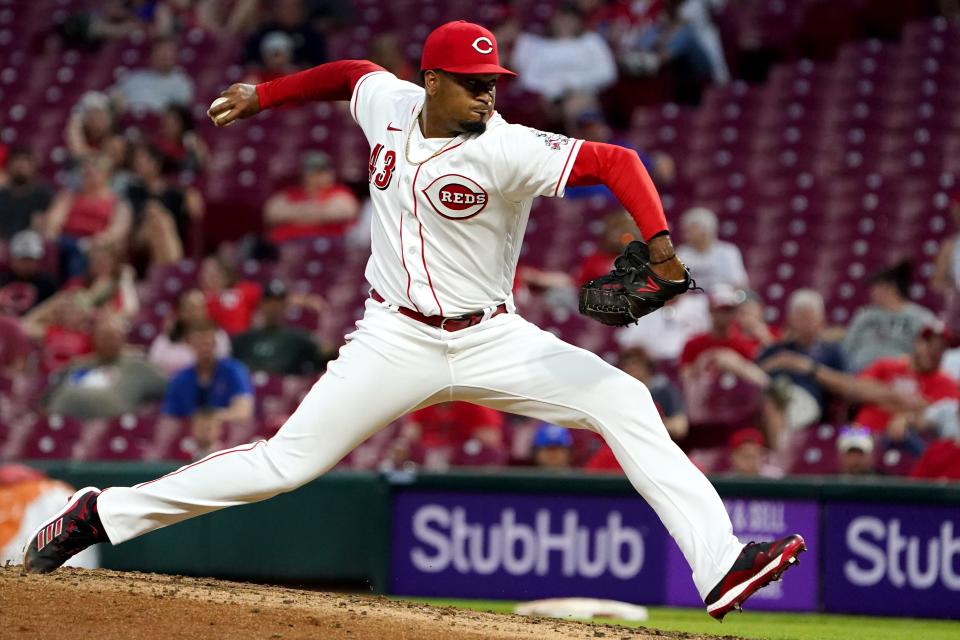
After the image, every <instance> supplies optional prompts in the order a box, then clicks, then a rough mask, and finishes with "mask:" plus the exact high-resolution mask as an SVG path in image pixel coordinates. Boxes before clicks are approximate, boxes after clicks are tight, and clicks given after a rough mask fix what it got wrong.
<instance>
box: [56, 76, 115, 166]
mask: <svg viewBox="0 0 960 640" xmlns="http://www.w3.org/2000/svg"><path fill="white" fill-rule="evenodd" d="M64 137H65V138H66V142H67V150H68V151H69V152H70V157H71V159H72V160H73V161H74V162H82V161H83V160H86V159H87V158H90V157H92V156H96V155H99V154H110V155H111V156H112V155H113V154H114V153H115V152H116V151H117V148H118V147H119V148H122V147H124V145H125V142H124V140H123V136H122V135H120V132H119V131H117V126H116V120H115V117H114V113H113V107H112V106H111V105H110V98H108V97H107V96H106V94H103V93H100V92H99V91H88V92H86V93H85V94H83V96H82V97H81V98H80V101H79V102H77V104H76V106H74V108H73V109H72V110H71V112H70V118H69V119H68V120H67V128H66V131H65V133H64Z"/></svg>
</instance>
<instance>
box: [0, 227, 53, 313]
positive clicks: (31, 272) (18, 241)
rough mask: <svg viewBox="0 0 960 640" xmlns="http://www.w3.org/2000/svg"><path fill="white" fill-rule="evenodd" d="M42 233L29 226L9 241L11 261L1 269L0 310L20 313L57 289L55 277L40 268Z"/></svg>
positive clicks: (42, 259) (42, 257) (31, 307)
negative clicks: (32, 229)
mask: <svg viewBox="0 0 960 640" xmlns="http://www.w3.org/2000/svg"><path fill="white" fill-rule="evenodd" d="M45 255H46V247H45V245H44V242H43V236H41V235H40V234H39V233H37V232H36V231H31V230H30V229H27V230H24V231H20V232H19V233H17V234H16V235H15V236H13V239H12V240H11V241H10V263H9V264H8V265H7V266H6V267H5V268H3V269H0V313H6V314H9V315H14V316H22V315H24V314H25V313H27V312H28V311H30V310H31V309H33V308H34V307H36V306H37V305H38V304H40V303H41V302H43V301H44V300H47V299H48V298H50V296H52V295H53V294H54V293H56V291H57V281H56V280H55V279H54V277H53V276H52V275H51V274H49V273H45V272H44V270H43V262H44V257H45Z"/></svg>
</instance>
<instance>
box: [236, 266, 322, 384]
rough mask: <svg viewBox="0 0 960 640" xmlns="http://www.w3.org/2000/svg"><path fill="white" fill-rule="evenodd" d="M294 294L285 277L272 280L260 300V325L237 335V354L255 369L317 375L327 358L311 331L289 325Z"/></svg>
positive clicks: (242, 360) (279, 372)
mask: <svg viewBox="0 0 960 640" xmlns="http://www.w3.org/2000/svg"><path fill="white" fill-rule="evenodd" d="M289 303H290V294H289V293H288V291H287V286H286V285H285V284H284V283H283V281H282V280H277V279H274V280H271V281H270V282H269V283H267V286H266V287H265V288H264V290H263V296H262V297H261V299H260V323H261V324H260V327H259V328H257V329H251V330H249V331H245V332H243V333H241V334H239V335H237V336H234V338H233V355H234V357H235V358H236V359H237V360H240V361H241V362H243V363H244V364H245V365H247V366H248V367H249V368H250V369H252V370H254V371H269V372H271V373H278V374H283V375H308V376H309V375H316V374H319V373H320V371H322V370H323V367H324V365H325V364H326V361H327V359H328V358H326V357H325V356H324V355H323V353H322V352H321V350H320V347H319V346H318V345H317V343H316V341H315V340H314V339H313V338H311V337H310V334H309V333H307V332H306V331H304V330H303V329H298V328H296V327H291V326H289V323H288V322H287V319H286V312H287V308H288V305H289Z"/></svg>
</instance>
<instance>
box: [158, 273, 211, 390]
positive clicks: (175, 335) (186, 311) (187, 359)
mask: <svg viewBox="0 0 960 640" xmlns="http://www.w3.org/2000/svg"><path fill="white" fill-rule="evenodd" d="M209 320H210V316H208V315H207V300H206V298H204V296H203V292H202V291H200V290H199V289H187V290H186V291H184V292H183V293H181V294H180V297H179V299H178V300H177V308H176V310H175V311H174V313H173V314H172V315H171V316H170V317H169V318H168V319H167V322H166V326H165V327H164V330H163V331H162V332H161V333H160V335H158V336H157V337H156V338H155V339H154V341H153V343H152V344H151V345H150V351H149V353H148V355H147V357H148V359H149V360H150V362H151V363H153V365H154V366H156V367H158V368H159V369H160V370H161V371H163V372H164V373H165V374H166V375H168V376H173V375H174V374H176V373H178V372H179V371H182V370H183V369H186V368H188V367H192V366H193V365H195V364H196V362H197V356H196V353H195V352H194V350H193V348H192V347H191V346H190V345H189V344H187V342H186V336H187V333H188V332H189V331H190V329H191V328H193V327H195V326H198V325H200V324H203V323H206V322H208V321H209ZM214 341H215V342H216V348H215V349H214V355H215V356H216V357H217V359H222V358H226V357H228V356H229V355H230V336H228V335H227V332H226V331H224V330H223V329H220V328H217V330H216V332H215V339H214Z"/></svg>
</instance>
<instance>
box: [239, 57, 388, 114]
mask: <svg viewBox="0 0 960 640" xmlns="http://www.w3.org/2000/svg"><path fill="white" fill-rule="evenodd" d="M373 71H384V68H383V67H381V66H380V65H377V64H374V63H372V62H370V61H369V60H338V61H337V62H328V63H326V64H321V65H318V66H316V67H313V68H311V69H307V70H306V71H300V72H297V73H291V74H290V75H287V76H283V77H282V78H277V79H276V80H271V81H270V82H263V83H261V84H258V85H257V97H258V98H259V99H260V108H261V109H270V108H271V107H278V106H280V105H283V104H289V103H298V102H311V101H315V100H349V99H350V97H351V96H352V95H353V88H354V87H355V86H356V84H357V81H359V80H360V78H362V77H363V76H365V75H367V74H368V73H371V72H373Z"/></svg>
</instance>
